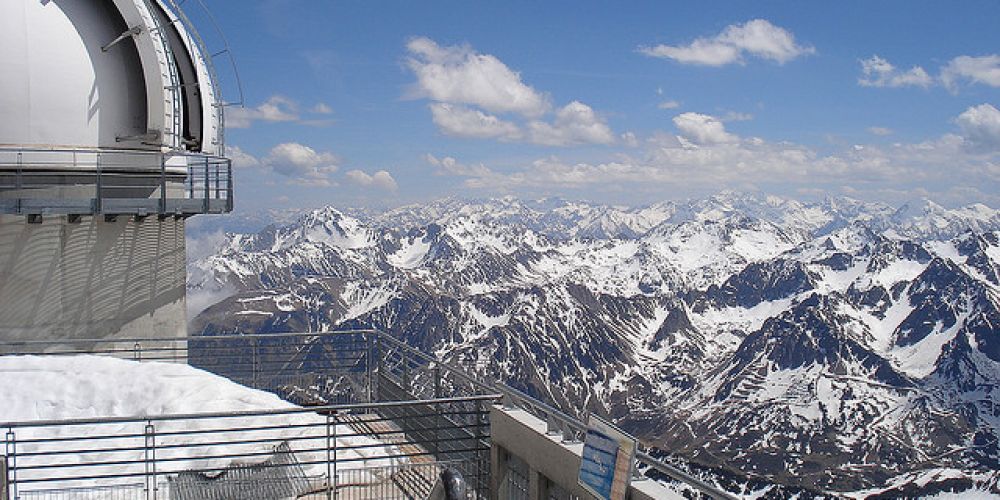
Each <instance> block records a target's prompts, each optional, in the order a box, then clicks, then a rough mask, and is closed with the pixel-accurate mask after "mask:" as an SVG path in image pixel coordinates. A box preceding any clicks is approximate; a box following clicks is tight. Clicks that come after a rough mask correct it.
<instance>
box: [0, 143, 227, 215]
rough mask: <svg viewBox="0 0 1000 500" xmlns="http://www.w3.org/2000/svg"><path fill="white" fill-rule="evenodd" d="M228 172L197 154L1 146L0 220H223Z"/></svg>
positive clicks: (220, 162) (217, 160)
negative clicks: (218, 216)
mask: <svg viewBox="0 0 1000 500" xmlns="http://www.w3.org/2000/svg"><path fill="white" fill-rule="evenodd" d="M232 172H233V170H232V161H231V160H229V159H228V158H224V157H220V156H211V155H204V154H196V153H178V152H170V153H162V152H159V151H140V150H112V149H32V148H17V147H3V146H0V214H21V215H35V214H38V215H43V214H79V215H87V214H114V215H125V214H134V215H151V214H161V215H167V214H173V215H193V214H201V213H226V212H230V211H232V209H233V176H232Z"/></svg>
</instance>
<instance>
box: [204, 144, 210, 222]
mask: <svg viewBox="0 0 1000 500" xmlns="http://www.w3.org/2000/svg"><path fill="white" fill-rule="evenodd" d="M209 194H211V192H210V191H209V190H208V157H207V156H206V157H205V211H206V212H208V196H209Z"/></svg>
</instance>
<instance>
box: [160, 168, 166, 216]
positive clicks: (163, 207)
mask: <svg viewBox="0 0 1000 500" xmlns="http://www.w3.org/2000/svg"><path fill="white" fill-rule="evenodd" d="M160 213H161V214H164V213H167V157H166V156H165V155H163V154H161V155H160Z"/></svg>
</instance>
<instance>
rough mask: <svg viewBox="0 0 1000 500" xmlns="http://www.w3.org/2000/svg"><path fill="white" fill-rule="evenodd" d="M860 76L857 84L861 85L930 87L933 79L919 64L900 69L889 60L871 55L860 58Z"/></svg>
mask: <svg viewBox="0 0 1000 500" xmlns="http://www.w3.org/2000/svg"><path fill="white" fill-rule="evenodd" d="M861 73H862V75H861V77H860V78H858V84H859V85H861V86H863V87H923V88H927V87H930V86H931V85H932V84H933V83H934V80H933V79H932V78H931V77H930V75H928V74H927V71H925V70H924V68H921V67H920V66H914V67H912V68H910V69H909V70H907V71H900V70H899V69H898V68H896V67H895V66H893V65H892V64H891V63H890V62H889V61H887V60H885V59H883V58H881V57H879V56H878V55H873V56H871V57H869V58H868V59H862V60H861Z"/></svg>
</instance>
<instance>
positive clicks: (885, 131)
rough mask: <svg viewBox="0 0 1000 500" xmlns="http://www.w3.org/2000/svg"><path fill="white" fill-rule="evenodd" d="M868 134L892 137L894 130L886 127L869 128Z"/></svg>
mask: <svg viewBox="0 0 1000 500" xmlns="http://www.w3.org/2000/svg"><path fill="white" fill-rule="evenodd" d="M868 132H870V133H871V134H872V135H882V136H885V135H892V129H889V128H886V127H868Z"/></svg>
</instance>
